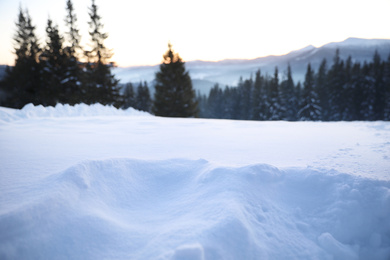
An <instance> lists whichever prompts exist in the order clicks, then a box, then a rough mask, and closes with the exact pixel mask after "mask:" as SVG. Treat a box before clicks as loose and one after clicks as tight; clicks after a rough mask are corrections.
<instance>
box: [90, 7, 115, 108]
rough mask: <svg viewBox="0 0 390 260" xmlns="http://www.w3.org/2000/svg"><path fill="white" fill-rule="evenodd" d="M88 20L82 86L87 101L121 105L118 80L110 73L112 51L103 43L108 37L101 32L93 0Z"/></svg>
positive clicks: (96, 8) (101, 28)
mask: <svg viewBox="0 0 390 260" xmlns="http://www.w3.org/2000/svg"><path fill="white" fill-rule="evenodd" d="M89 10H90V12H89V17H90V21H89V22H88V24H89V27H90V31H89V35H90V36H91V46H92V49H91V50H89V51H86V56H87V58H88V64H87V68H86V70H87V71H86V73H87V74H86V78H85V82H84V86H85V87H86V89H85V91H86V95H87V102H88V103H95V102H99V103H101V104H103V105H115V106H121V105H122V104H120V102H119V88H118V83H119V80H117V79H116V78H115V75H113V74H112V73H111V67H112V66H113V64H112V63H109V59H110V58H111V57H112V55H113V54H112V51H111V50H109V49H108V48H107V47H106V46H105V45H104V40H106V39H107V38H108V34H107V33H103V32H102V30H103V27H104V26H103V24H102V22H101V16H100V15H99V14H98V7H97V5H96V4H95V0H92V5H91V7H90V8H89Z"/></svg>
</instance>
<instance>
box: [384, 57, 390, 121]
mask: <svg viewBox="0 0 390 260" xmlns="http://www.w3.org/2000/svg"><path fill="white" fill-rule="evenodd" d="M384 85H385V107H384V115H383V116H384V120H386V121H389V120H390V54H389V56H388V57H387V61H386V63H385V71H384Z"/></svg>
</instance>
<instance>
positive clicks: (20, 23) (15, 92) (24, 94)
mask: <svg viewBox="0 0 390 260" xmlns="http://www.w3.org/2000/svg"><path fill="white" fill-rule="evenodd" d="M16 28H17V30H16V34H15V36H14V49H15V54H16V60H15V66H14V67H13V68H9V69H7V70H6V76H5V79H4V81H3V83H2V86H3V92H5V93H6V100H5V101H4V104H2V105H4V106H10V107H16V108H21V107H23V106H24V105H25V104H27V103H33V104H39V103H40V95H41V93H42V84H41V76H40V74H41V71H42V68H41V65H40V63H39V55H40V53H41V48H40V46H39V43H38V38H37V36H36V34H35V26H33V25H32V21H31V17H30V15H29V13H28V11H27V10H26V11H24V10H23V9H22V8H21V7H20V9H19V15H18V20H17V22H16Z"/></svg>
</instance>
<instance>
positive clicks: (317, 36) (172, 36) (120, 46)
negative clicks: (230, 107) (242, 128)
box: [0, 0, 390, 66]
mask: <svg viewBox="0 0 390 260" xmlns="http://www.w3.org/2000/svg"><path fill="white" fill-rule="evenodd" d="M72 2H73V5H74V7H75V12H76V15H77V18H78V27H79V29H80V30H81V33H82V42H83V44H84V45H85V46H86V43H87V42H88V40H89V35H88V24H87V22H88V21H89V16H88V7H89V6H90V5H91V2H92V0H73V1H72ZM20 4H21V5H22V7H23V8H27V9H28V10H29V13H30V15H31V18H32V22H33V24H34V25H36V26H37V30H36V33H37V34H38V36H39V37H40V41H41V43H44V42H45V40H46V34H45V28H46V23H47V19H48V17H49V15H50V18H51V19H52V20H53V21H54V22H55V23H58V24H59V26H60V31H61V33H64V30H65V23H64V19H65V16H66V10H65V6H66V0H20V1H18V0H0V64H8V65H13V64H14V60H15V56H14V54H13V53H12V52H13V40H12V38H13V35H14V33H15V29H16V26H15V21H16V20H17V16H18V13H19V5H20ZM96 4H97V6H98V8H99V10H98V12H99V14H100V15H101V16H102V21H103V24H104V25H105V27H104V32H108V33H109V37H108V39H107V40H106V41H105V44H106V46H107V47H108V48H110V49H113V51H114V53H115V54H114V56H113V57H112V61H114V62H116V63H117V65H119V66H133V65H155V64H159V63H161V61H162V55H163V54H164V52H165V51H166V50H167V44H168V41H170V42H171V43H172V44H173V49H174V50H175V51H176V52H178V53H179V54H180V56H181V57H182V58H183V59H184V60H185V61H190V60H209V61H215V60H222V59H237V58H244V59H252V58H257V57H263V56H267V55H282V54H286V53H288V52H290V51H292V50H297V49H301V48H303V47H306V46H307V45H314V46H317V47H318V46H322V45H324V44H326V43H329V42H335V41H336V42H337V41H343V40H345V39H346V38H348V37H358V38H369V39H372V38H381V39H390V15H389V12H390V0H321V1H317V0H235V1H231V0H181V1H180V0H165V1H163V0H96Z"/></svg>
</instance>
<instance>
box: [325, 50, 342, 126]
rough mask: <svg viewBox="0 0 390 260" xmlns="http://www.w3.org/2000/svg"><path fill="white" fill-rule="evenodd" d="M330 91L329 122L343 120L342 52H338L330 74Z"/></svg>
mask: <svg viewBox="0 0 390 260" xmlns="http://www.w3.org/2000/svg"><path fill="white" fill-rule="evenodd" d="M327 80H328V89H329V120H333V121H338V120H341V119H342V113H343V96H342V94H343V87H344V84H345V80H344V62H343V61H342V60H341V59H340V51H339V49H337V50H336V54H335V56H334V59H333V65H332V67H331V69H330V70H329V72H328V79H327Z"/></svg>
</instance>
